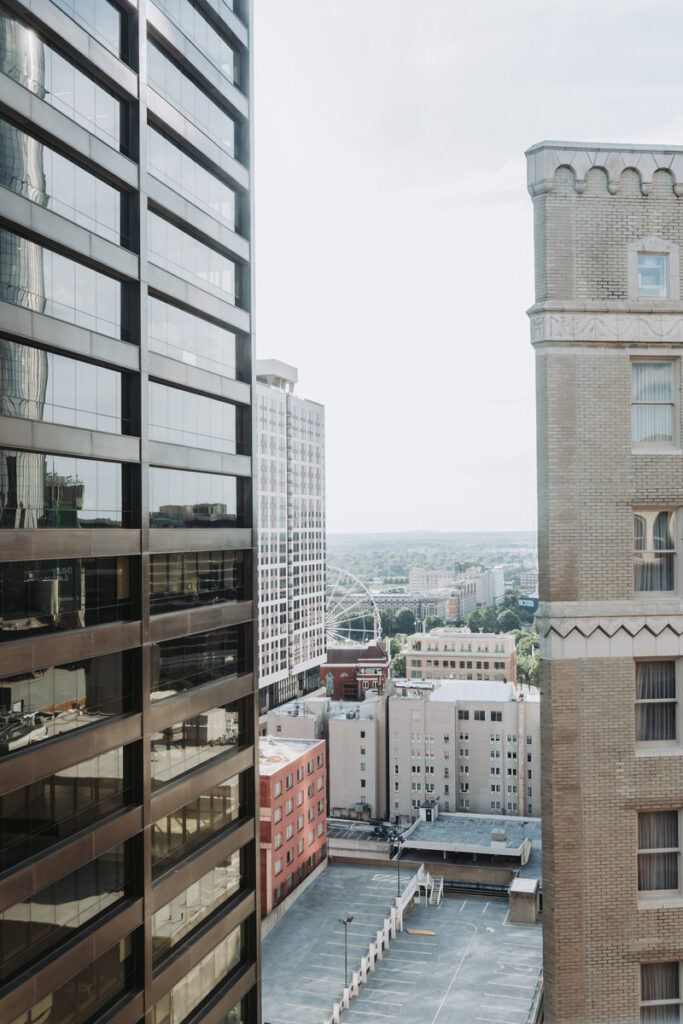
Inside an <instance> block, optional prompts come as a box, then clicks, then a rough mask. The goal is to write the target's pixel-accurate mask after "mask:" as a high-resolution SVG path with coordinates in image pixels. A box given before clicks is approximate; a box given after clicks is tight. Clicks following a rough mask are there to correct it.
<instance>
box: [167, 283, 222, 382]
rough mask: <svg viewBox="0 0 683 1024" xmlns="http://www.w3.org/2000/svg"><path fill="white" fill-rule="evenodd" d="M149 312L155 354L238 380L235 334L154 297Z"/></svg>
mask: <svg viewBox="0 0 683 1024" xmlns="http://www.w3.org/2000/svg"><path fill="white" fill-rule="evenodd" d="M147 308H148V312H149V325H148V331H149V347H150V348H151V349H152V350H153V351H154V352H159V353H160V354H161V355H163V356H168V357H169V358H170V359H178V360H180V361H181V362H183V363H188V364H189V365H190V366H198V367H200V368H201V369H203V370H211V372H212V373H219V374H221V375H222V376H223V377H230V379H231V380H235V378H236V352H235V349H236V345H237V339H236V337H235V335H234V334H233V333H232V331H226V330H225V328H224V327H218V325H217V324H212V323H210V322H209V321H208V320H202V319H201V317H198V316H193V315H192V313H187V312H185V310H184V309H179V308H178V307H177V306H171V305H170V304H169V303H168V302H162V301H161V300H160V299H155V298H153V297H152V296H150V298H149V301H148V307H147Z"/></svg>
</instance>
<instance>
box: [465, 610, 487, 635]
mask: <svg viewBox="0 0 683 1024" xmlns="http://www.w3.org/2000/svg"><path fill="white" fill-rule="evenodd" d="M467 625H468V626H469V628H470V629H471V630H472V632H473V633H478V632H479V630H480V629H483V628H484V620H483V618H482V616H481V612H480V611H478V610H476V611H473V612H470V614H469V615H468V616H467Z"/></svg>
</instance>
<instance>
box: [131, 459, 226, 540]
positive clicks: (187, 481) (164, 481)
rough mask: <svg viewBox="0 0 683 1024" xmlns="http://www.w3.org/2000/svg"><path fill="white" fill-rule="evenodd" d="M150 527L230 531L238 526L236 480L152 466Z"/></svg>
mask: <svg viewBox="0 0 683 1024" xmlns="http://www.w3.org/2000/svg"><path fill="white" fill-rule="evenodd" d="M149 475H150V501H149V507H150V514H149V525H150V526H154V527H182V528H184V529H187V528H190V527H204V528H206V527H218V528H220V527H230V526H236V525H237V523H238V514H237V478H236V477H234V476H219V475H218V474H216V473H193V472H191V471H188V470H182V469H162V468H161V467H160V466H151V467H150V470H149Z"/></svg>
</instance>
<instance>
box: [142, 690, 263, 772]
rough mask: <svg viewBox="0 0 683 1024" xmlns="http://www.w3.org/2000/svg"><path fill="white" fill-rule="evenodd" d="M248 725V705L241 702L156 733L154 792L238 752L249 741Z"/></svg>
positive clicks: (152, 769)
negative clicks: (180, 777) (233, 752)
mask: <svg viewBox="0 0 683 1024" xmlns="http://www.w3.org/2000/svg"><path fill="white" fill-rule="evenodd" d="M247 723H248V702H247V701H245V700H241V701H235V703H234V704H226V705H225V706H224V707H219V708H211V710H210V711H204V712H202V714H200V715H196V716H195V717H194V718H188V719H187V720H186V721H184V722H176V723H175V724H174V725H168V726H166V727H165V728H163V729H161V730H160V731H159V732H156V733H152V738H151V740H150V774H151V779H152V789H159V788H160V787H161V786H165V785H167V784H168V783H169V782H171V781H172V780H174V779H177V778H178V776H180V775H184V774H185V773H186V772H190V771H193V770H194V769H195V768H203V767H206V766H208V765H209V764H210V763H212V762H213V761H215V760H216V759H217V758H222V757H224V756H225V754H227V753H228V752H229V751H232V750H236V749H237V747H239V746H241V745H242V744H244V743H245V742H246V738H247V735H248V724H247Z"/></svg>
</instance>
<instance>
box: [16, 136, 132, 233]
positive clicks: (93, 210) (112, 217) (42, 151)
mask: <svg viewBox="0 0 683 1024" xmlns="http://www.w3.org/2000/svg"><path fill="white" fill-rule="evenodd" d="M0 185H4V186H5V188H9V189H11V190H12V191H13V192H17V193H18V194H19V195H21V196H25V197H26V198H27V199H30V200H31V202H33V203H38V204H39V205H40V206H43V207H45V208H46V209H48V210H53V211H54V212H55V213H58V214H59V215H60V216H61V217H66V218H67V219H68V220H71V221H73V222H74V224H80V225H81V227H84V228H87V229H88V231H95V232H96V233H97V234H98V235H103V236H104V237H105V238H108V239H109V241H111V242H116V243H117V245H118V243H119V242H120V241H121V240H122V239H121V193H120V192H119V190H118V189H116V188H113V187H112V186H111V185H107V184H106V182H104V181H101V180H100V179H99V178H96V177H95V175H94V174H90V173H89V172H88V171H86V170H84V169H83V168H82V167H79V166H78V164H75V163H73V162H72V161H71V160H67V159H66V157H64V156H62V155H61V153H57V152H56V150H54V149H50V147H49V146H46V145H44V144H43V143H42V142H39V141H38V140H37V139H34V138H33V137H32V136H31V135H27V134H26V132H22V131H20V130H19V129H18V128H15V127H14V125H12V124H10V123H9V122H8V121H3V120H1V119H0ZM124 235H125V236H126V237H124V239H123V241H124V242H126V241H128V238H127V232H124Z"/></svg>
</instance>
